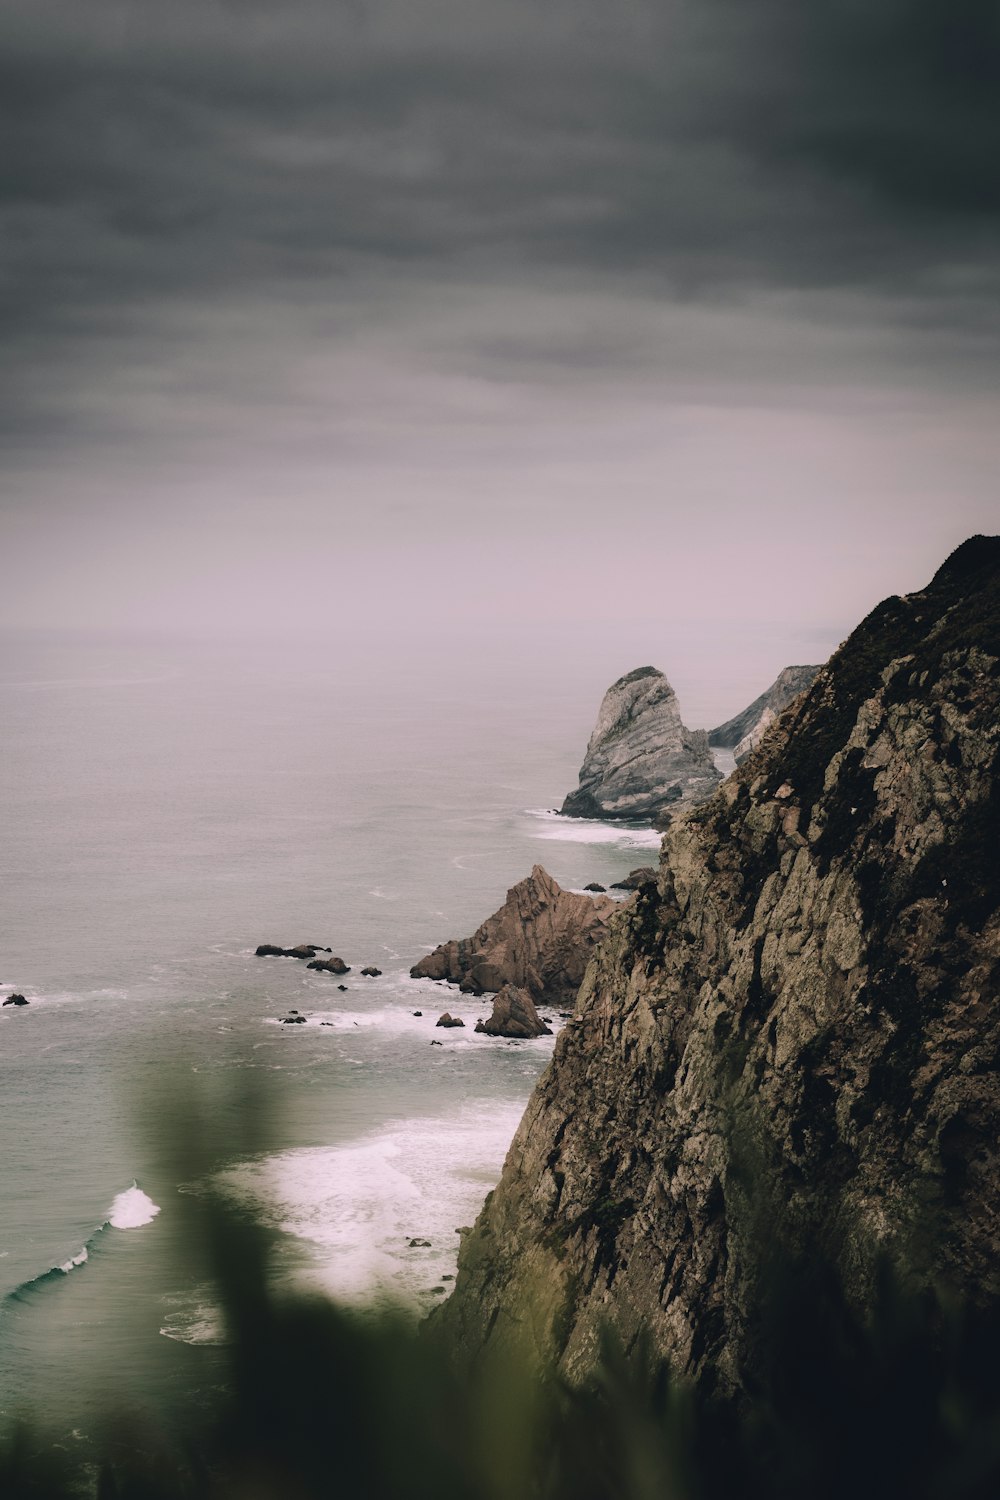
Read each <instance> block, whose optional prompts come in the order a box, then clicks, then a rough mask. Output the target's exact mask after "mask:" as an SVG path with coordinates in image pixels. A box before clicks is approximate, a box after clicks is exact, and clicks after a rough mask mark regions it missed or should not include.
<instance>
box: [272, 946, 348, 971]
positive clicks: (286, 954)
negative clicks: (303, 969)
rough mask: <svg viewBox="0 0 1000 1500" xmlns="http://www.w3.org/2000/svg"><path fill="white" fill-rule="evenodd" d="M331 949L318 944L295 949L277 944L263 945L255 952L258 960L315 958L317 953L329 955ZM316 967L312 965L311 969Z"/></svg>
mask: <svg viewBox="0 0 1000 1500" xmlns="http://www.w3.org/2000/svg"><path fill="white" fill-rule="evenodd" d="M330 951H331V950H330V949H329V948H321V947H320V945H319V944H318V943H298V944H297V945H296V946H295V947H294V948H279V947H278V946H277V944H275V943H261V945H260V947H259V948H257V949H256V951H255V955H254V956H255V957H256V958H315V957H316V955H317V953H329V952H330ZM313 967H314V965H313V964H310V965H309V968H313Z"/></svg>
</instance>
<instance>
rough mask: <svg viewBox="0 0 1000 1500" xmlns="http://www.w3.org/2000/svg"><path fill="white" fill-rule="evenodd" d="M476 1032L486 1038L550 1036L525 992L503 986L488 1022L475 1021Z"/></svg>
mask: <svg viewBox="0 0 1000 1500" xmlns="http://www.w3.org/2000/svg"><path fill="white" fill-rule="evenodd" d="M476 1030H477V1031H482V1032H485V1034H486V1035H487V1036H509V1037H536V1036H551V1035H552V1031H551V1029H550V1028H549V1027H548V1026H546V1024H545V1022H544V1021H543V1020H542V1019H541V1017H540V1016H539V1014H538V1012H537V1010H536V1009H535V1002H534V1001H533V1000H532V998H531V995H530V994H529V993H528V991H527V990H519V989H517V988H516V987H515V986H514V985H512V984H505V985H504V987H503V989H502V990H501V991H500V993H499V994H498V995H497V997H496V999H495V1000H494V1001H493V1014H492V1015H491V1016H490V1018H489V1020H488V1021H477V1022H476Z"/></svg>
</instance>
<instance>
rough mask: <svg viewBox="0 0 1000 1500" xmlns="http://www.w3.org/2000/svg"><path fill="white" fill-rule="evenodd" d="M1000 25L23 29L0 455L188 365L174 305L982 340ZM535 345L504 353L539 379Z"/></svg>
mask: <svg viewBox="0 0 1000 1500" xmlns="http://www.w3.org/2000/svg"><path fill="white" fill-rule="evenodd" d="M997 16H998V6H997V5H996V4H985V3H981V0H979V3H976V0H958V3H955V0H950V3H948V4H943V3H940V0H937V3H932V0H880V3H878V4H877V5H871V4H863V3H861V0H833V3H826V4H823V5H812V4H804V3H802V0H762V3H753V4H747V3H746V0H675V3H669V0H660V3H659V4H653V3H647V0H632V3H628V0H625V3H621V4H616V5H614V6H612V5H610V4H609V3H608V4H601V5H597V4H588V3H586V0H583V3H577V0H575V3H573V4H569V3H558V0H557V3H552V4H549V5H546V6H544V7H539V6H537V5H534V4H532V5H528V4H516V3H498V0H492V3H489V4H487V3H485V0H482V3H478V4H477V3H471V0H466V3H463V4H457V3H455V4H451V3H434V0H424V3H421V0H411V3H409V4H403V3H398V4H396V3H391V0H379V3H375V4H364V3H357V4H355V5H351V4H345V5H330V4H318V3H309V0H286V3H283V4H281V5H277V4H266V5H265V4H255V3H241V4H236V3H222V0H215V3H213V4H206V3H204V0H199V3H198V4H194V3H191V0H173V3H172V4H171V5H169V6H163V5H160V4H156V5H153V4H150V3H145V0H129V3H124V0H91V3H88V4H87V5H86V6H83V7H81V6H80V5H79V4H78V3H76V0H32V3H31V4H30V5H28V4H27V3H25V4H24V6H23V8H21V9H20V10H19V9H16V8H15V9H8V11H7V18H6V20H5V21H4V22H3V23H2V26H3V29H2V37H3V41H4V49H3V59H2V65H0V133H2V139H3V142H4V150H3V167H2V178H0V234H2V239H3V245H4V251H3V254H4V275H3V280H2V283H0V313H2V317H3V320H4V328H5V339H4V350H5V354H4V361H5V364H6V368H7V372H8V374H10V375H11V376H14V375H16V387H17V389H16V391H15V395H14V401H13V405H12V407H11V408H10V413H9V415H8V418H7V421H6V423H5V426H6V428H7V430H8V431H11V430H12V429H13V428H17V429H18V430H19V431H20V433H21V435H22V437H24V438H25V439H26V440H27V441H29V442H33V441H34V439H33V433H34V432H35V430H36V428H37V426H38V425H39V424H40V425H41V426H42V427H45V425H46V423H50V424H51V426H52V428H53V430H55V429H56V428H57V427H58V426H59V425H60V422H61V423H62V426H63V431H64V432H65V434H66V435H67V436H71V435H77V433H78V429H80V428H85V427H86V426H87V425H88V423H89V422H90V421H91V420H92V413H91V412H90V411H89V409H88V407H87V403H86V402H83V403H82V404H81V403H80V402H79V401H77V402H76V403H75V404H74V400H73V399H72V397H71V396H70V394H68V393H69V392H70V390H71V389H72V388H74V384H75V383H79V382H80V381H83V380H84V379H89V380H91V381H93V380H95V379H99V377H100V373H101V372H102V371H104V370H107V369H117V370H119V371H120V370H122V369H127V367H128V365H129V361H130V360H133V359H137V358H138V359H146V358H152V359H154V360H155V359H159V358H160V357H161V355H162V358H163V359H164V360H166V361H169V358H170V356H171V347H172V341H174V340H175V339H177V338H178V335H177V332H176V329H174V328H172V326H171V316H172V313H171V310H172V309H174V310H176V313H177V316H178V319H179V320H181V321H183V322H184V326H185V328H186V329H187V333H186V337H187V338H190V337H191V336H192V335H191V332H190V326H191V321H192V312H193V310H196V309H197V308H198V307H199V306H204V307H206V308H207V309H211V308H213V307H216V306H218V305H219V304H220V303H222V302H226V301H229V302H233V303H238V302H239V301H240V299H246V300H245V306H246V307H247V308H248V309H249V311H248V314H247V315H248V316H253V313H252V305H253V302H254V299H264V300H268V301H271V302H275V301H277V302H283V303H284V304H285V305H288V306H294V305H296V304H297V303H298V304H301V305H305V306H309V305H310V303H311V302H313V301H314V302H315V303H316V309H317V311H316V316H317V318H322V319H323V320H325V329H326V334H327V336H328V337H329V338H330V339H332V340H338V339H340V340H347V341H349V340H350V339H351V338H353V337H355V336H356V334H357V330H358V328H359V326H362V325H363V326H365V327H370V326H371V324H372V322H373V321H374V322H376V323H377V322H378V321H379V320H382V321H384V322H386V323H388V324H390V325H391V324H392V322H393V319H394V318H395V317H396V316H397V314H398V313H399V312H400V310H401V309H403V308H405V307H406V306H408V305H410V304H412V303H415V302H419V300H420V298H421V297H422V296H423V295H424V288H425V285H426V283H427V281H428V280H431V281H435V280H439V279H440V278H441V277H443V276H454V277H455V278H456V279H457V280H461V281H463V282H465V283H466V284H472V285H475V284H480V285H482V286H483V287H484V288H485V289H495V288H498V287H501V288H506V289H507V292H508V294H509V296H510V297H512V298H516V296H517V295H518V294H519V292H520V291H521V290H523V289H525V288H529V287H533V286H534V287H537V288H541V289H544V287H545V286H546V285H551V284H552V278H564V279H565V280H566V283H567V284H569V285H573V286H577V287H581V288H586V287H595V288H601V289H603V290H604V291H605V292H606V291H607V290H608V289H609V288H610V289H614V288H615V287H617V286H620V287H621V288H623V289H626V288H627V289H632V290H635V289H638V292H639V295H644V296H648V297H651V298H654V299H656V298H663V297H667V298H671V297H678V296H680V297H682V298H683V297H692V296H693V297H697V298H699V299H702V300H705V299H708V300H711V299H713V298H716V299H719V298H729V297H737V298H738V297H741V296H745V295H747V294H751V293H753V292H754V290H755V289H765V290H783V289H800V290H801V289H805V290H807V291H808V290H809V289H838V290H843V289H847V290H848V291H850V292H851V293H852V294H856V295H861V296H865V297H874V298H877V299H880V301H882V302H886V301H889V302H892V303H893V304H894V309H895V310H894V312H893V313H892V314H891V316H893V317H898V318H901V319H903V320H904V321H909V320H914V321H916V322H917V323H918V324H919V323H926V322H927V321H928V320H930V321H931V322H935V321H936V322H937V323H939V325H940V326H941V328H942V329H944V330H945V331H947V332H948V334H949V336H950V334H951V333H952V332H953V331H954V330H955V329H958V330H959V331H961V330H963V329H964V330H973V331H975V330H980V332H981V330H982V329H983V327H984V319H988V318H991V317H992V312H991V309H992V306H993V296H994V292H995V285H994V270H993V267H994V263H995V255H996V249H997V217H998V212H1000V179H998V175H997V172H996V168H995V163H996V160H997V159H998V154H1000V127H998V107H997V98H998V91H997V84H998V81H1000V78H998V61H997V60H998V35H997ZM882 315H883V316H885V317H890V314H889V313H888V312H887V311H885V309H883V313H882ZM194 336H195V337H197V334H195V335H194ZM456 338H457V339H458V341H459V342H461V335H460V334H458V333H456ZM608 339H609V335H608V334H606V333H597V334H595V336H594V339H593V340H592V341H590V340H588V337H587V335H586V330H585V329H584V331H583V332H582V333H580V334H578V335H577V336H576V337H575V338H573V339H572V340H570V342H569V345H568V354H567V362H568V363H569V362H571V363H573V364H574V365H575V366H576V367H578V368H580V367H583V368H585V367H586V365H587V363H588V361H589V362H590V363H591V364H597V365H599V364H601V363H602V361H604V360H605V359H608V358H610V359H612V360H614V359H615V358H617V357H618V352H616V350H615V349H614V348H613V347H611V346H613V345H614V343H615V339H614V337H613V336H612V337H611V338H610V345H611V346H609V342H608ZM543 342H544V341H543ZM530 345H531V340H530V339H528V340H526V341H525V342H524V343H523V345H522V347H521V352H520V353H518V352H517V349H516V347H515V346H516V340H511V341H509V342H508V343H507V344H506V345H504V344H503V340H501V341H500V344H499V345H498V343H497V341H496V339H495V338H494V340H493V342H492V343H491V342H490V338H485V339H484V340H483V342H482V349H481V351H479V352H480V354H481V357H482V359H483V361H484V362H485V365H486V366H487V367H490V366H495V365H502V364H504V363H509V364H512V365H515V366H516V365H517V363H518V362H519V360H523V361H524V362H526V363H530V362H531V359H532V350H531V347H530ZM620 352H621V354H622V357H624V351H620ZM552 357H553V356H552V350H551V347H549V346H546V352H545V358H546V359H547V360H551V358H552ZM56 372H58V374H56ZM227 378H228V380H229V382H230V385H232V384H233V383H235V384H236V385H238V384H239V379H240V376H239V372H238V371H235V370H233V371H230V372H229V375H228V377H227ZM9 383H11V384H14V383H15V382H14V381H13V380H12V381H11V382H9ZM59 414H61V416H60V415H59Z"/></svg>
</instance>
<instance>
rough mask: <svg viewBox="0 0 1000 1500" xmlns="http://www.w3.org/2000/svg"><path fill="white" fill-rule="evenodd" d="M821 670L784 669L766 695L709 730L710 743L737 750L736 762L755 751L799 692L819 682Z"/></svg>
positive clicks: (806, 668) (805, 668)
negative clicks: (774, 722)
mask: <svg viewBox="0 0 1000 1500" xmlns="http://www.w3.org/2000/svg"><path fill="white" fill-rule="evenodd" d="M820 670H821V668H820V667H785V668H784V670H783V671H781V672H779V673H778V675H777V677H776V678H775V679H774V681H773V682H772V683H771V686H770V687H769V688H768V689H767V690H766V692H763V693H761V695H760V697H759V698H755V699H754V700H753V702H752V703H750V704H748V705H747V707H746V708H745V709H744V710H743V712H742V713H738V714H736V715H735V717H734V718H732V719H727V720H726V722H725V723H724V724H719V725H718V726H717V727H716V728H715V729H710V730H709V731H708V743H709V744H710V745H717V746H718V747H719V748H720V749H722V750H735V752H736V760H737V762H739V761H741V760H745V759H746V756H747V755H748V754H749V753H750V751H751V750H752V749H755V748H756V746H757V744H758V743H759V741H760V739H761V737H762V736H763V733H764V730H765V729H766V728H767V726H768V724H770V723H772V722H773V720H775V719H776V718H777V717H778V715H779V714H780V713H782V712H783V711H784V710H785V709H786V708H787V707H788V705H789V704H790V703H792V702H793V701H794V700H795V699H796V698H797V697H798V696H799V694H800V693H803V692H805V690H806V688H807V687H810V686H811V685H812V683H813V682H814V681H815V679H816V674H817V673H818V672H819V671H820Z"/></svg>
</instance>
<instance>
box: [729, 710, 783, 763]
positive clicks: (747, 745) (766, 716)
mask: <svg viewBox="0 0 1000 1500" xmlns="http://www.w3.org/2000/svg"><path fill="white" fill-rule="evenodd" d="M777 717H778V715H777V714H776V713H774V712H772V710H771V709H769V708H765V710H764V712H763V713H762V714H761V716H760V718H759V719H758V720H757V722H756V724H755V725H754V726H753V728H752V729H751V730H750V731H749V733H747V734H745V735H744V736H743V738H742V739H741V740H740V742H739V744H738V745H737V746H736V748H735V749H734V751H733V760H734V761H735V762H736V764H737V765H738V766H741V765H742V764H743V762H744V761H745V760H746V758H747V756H748V755H750V754H751V753H752V752H753V751H754V750H756V748H757V746H758V745H759V744H760V742H761V740H762V739H763V738H764V735H765V734H766V733H767V731H768V730H769V729H770V727H771V725H772V724H773V723H774V721H775V719H776V718H777Z"/></svg>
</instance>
